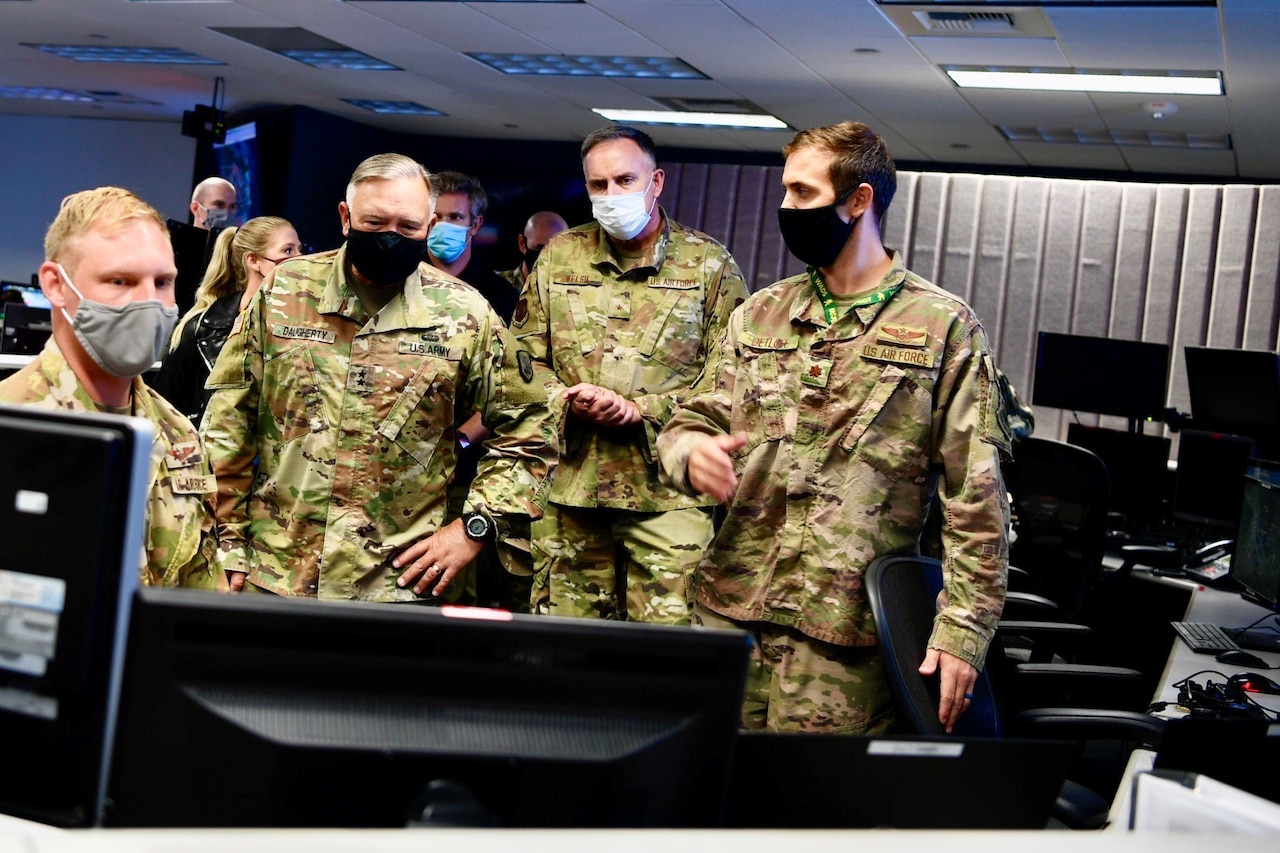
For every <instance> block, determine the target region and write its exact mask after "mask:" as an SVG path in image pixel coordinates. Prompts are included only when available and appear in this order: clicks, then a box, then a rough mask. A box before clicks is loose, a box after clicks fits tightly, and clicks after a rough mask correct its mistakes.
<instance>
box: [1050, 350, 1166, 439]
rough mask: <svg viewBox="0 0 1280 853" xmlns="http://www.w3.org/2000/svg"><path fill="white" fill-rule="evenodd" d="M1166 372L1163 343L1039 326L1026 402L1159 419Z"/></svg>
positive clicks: (1161, 411) (1161, 417)
mask: <svg viewBox="0 0 1280 853" xmlns="http://www.w3.org/2000/svg"><path fill="white" fill-rule="evenodd" d="M1168 376H1169V346H1168V345H1167V344H1156V343H1148V342H1145V341H1122V340H1117V339H1115V338H1094V337H1087V336H1085V335H1068V334H1062V333H1059V332H1041V333H1040V342H1039V346H1038V348H1037V350H1036V372H1035V384H1034V386H1033V388H1032V396H1031V402H1032V403H1034V404H1035V405H1037V406H1050V407H1052V408H1055V409H1069V410H1071V411H1076V412H1094V413H1096V414H1100V415H1119V416H1120V417H1126V418H1135V419H1139V420H1163V419H1164V408H1165V384H1166V382H1167V380H1168Z"/></svg>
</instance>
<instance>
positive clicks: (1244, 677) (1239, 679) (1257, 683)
mask: <svg viewBox="0 0 1280 853" xmlns="http://www.w3.org/2000/svg"><path fill="white" fill-rule="evenodd" d="M1231 680H1232V681H1234V682H1235V683H1236V684H1238V685H1240V689H1241V690H1243V691H1244V692H1246V693H1273V694H1276V695H1280V684H1276V683H1275V682H1274V681H1272V680H1271V679H1270V678H1267V677H1266V676H1265V675H1259V674H1258V673H1256V672H1237V673H1236V674H1235V675H1233V676H1231Z"/></svg>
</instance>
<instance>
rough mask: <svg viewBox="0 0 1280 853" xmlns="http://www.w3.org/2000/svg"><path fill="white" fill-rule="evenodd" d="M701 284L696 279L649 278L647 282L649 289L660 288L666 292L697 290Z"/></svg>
mask: <svg viewBox="0 0 1280 853" xmlns="http://www.w3.org/2000/svg"><path fill="white" fill-rule="evenodd" d="M701 283H702V282H700V281H699V280H698V279H696V278H693V279H685V278H651V279H649V281H648V282H647V284H648V285H649V286H650V287H662V288H665V289H667V290H697V289H698V285H699V284H701Z"/></svg>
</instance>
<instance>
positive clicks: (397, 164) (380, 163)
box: [347, 154, 436, 217]
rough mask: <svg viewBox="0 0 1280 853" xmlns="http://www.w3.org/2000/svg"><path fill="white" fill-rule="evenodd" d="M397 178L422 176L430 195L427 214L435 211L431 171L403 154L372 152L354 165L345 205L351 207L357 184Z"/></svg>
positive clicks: (429, 214)
mask: <svg viewBox="0 0 1280 853" xmlns="http://www.w3.org/2000/svg"><path fill="white" fill-rule="evenodd" d="M397 178H422V181H423V183H425V184H426V185H427V192H428V193H429V194H430V196H431V206H430V208H429V209H428V210H427V216H428V217H429V216H431V214H433V213H435V212H436V194H435V191H434V189H433V188H432V185H431V173H430V172H428V171H427V167H426V166H424V165H422V164H421V163H419V162H418V161H417V160H415V159H413V158H412V157H406V156H405V155H404V154H374V155H373V156H372V157H369V158H367V159H366V160H364V161H363V162H362V163H361V164H360V165H359V166H356V170H355V171H354V172H352V173H351V180H350V182H348V184H347V207H348V208H349V207H351V200H352V199H353V198H355V194H356V186H357V185H358V184H362V183H364V182H365V181H373V180H378V181H394V180H396V179H397Z"/></svg>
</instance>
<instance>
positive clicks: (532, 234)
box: [498, 210, 569, 293]
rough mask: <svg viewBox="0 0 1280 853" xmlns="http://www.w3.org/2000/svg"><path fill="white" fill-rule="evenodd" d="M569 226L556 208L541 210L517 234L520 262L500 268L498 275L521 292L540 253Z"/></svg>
mask: <svg viewBox="0 0 1280 853" xmlns="http://www.w3.org/2000/svg"><path fill="white" fill-rule="evenodd" d="M568 227H569V223H568V222H565V221H564V217H563V216H561V215H560V214H558V213H556V212H555V211H554V210H539V211H538V212H537V213H535V214H533V215H532V216H530V217H529V218H528V220H526V221H525V223H524V231H522V232H520V233H519V234H518V235H516V246H517V247H518V248H519V250H520V263H519V264H517V265H516V267H515V269H509V270H500V271H499V272H498V275H499V276H501V277H502V278H504V279H506V280H507V281H508V282H510V283H511V286H512V287H514V288H515V289H516V292H517V293H519V292H520V291H521V290H522V289H524V282H525V279H527V278H528V277H529V273H531V272H532V271H533V265H534V264H535V263H537V262H538V255H540V254H542V250H543V249H544V248H545V247H546V245H547V243H548V242H550V240H551V238H552V237H554V236H556V235H557V234H559V233H560V232H561V231H563V230H565V229H566V228H568Z"/></svg>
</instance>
